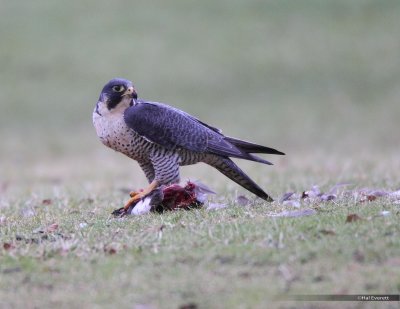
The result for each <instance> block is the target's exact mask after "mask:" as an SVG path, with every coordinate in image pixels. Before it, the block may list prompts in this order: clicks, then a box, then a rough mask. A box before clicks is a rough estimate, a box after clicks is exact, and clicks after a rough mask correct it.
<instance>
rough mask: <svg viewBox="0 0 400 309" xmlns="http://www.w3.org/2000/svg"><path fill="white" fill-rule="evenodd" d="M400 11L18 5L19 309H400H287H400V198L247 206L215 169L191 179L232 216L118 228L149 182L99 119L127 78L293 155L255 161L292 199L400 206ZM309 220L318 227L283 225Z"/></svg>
mask: <svg viewBox="0 0 400 309" xmlns="http://www.w3.org/2000/svg"><path fill="white" fill-rule="evenodd" d="M399 14H400V4H399V3H398V1H389V0H385V1H367V0H365V1H361V0H355V1H351V2H350V1H344V0H343V1H342V0H339V1H312V0H309V1H305V0H300V1H286V0H284V1H256V0H254V1H253V0H252V1H239V0H234V1H227V0H226V1H202V2H195V1H185V2H183V1H177V0H174V1H153V2H151V3H150V2H138V3H132V2H130V1H123V0H120V1H68V2H56V1H49V0H38V1H34V2H21V1H19V2H18V1H0V37H1V41H2V44H1V48H0V67H1V74H0V107H1V110H2V112H1V113H0V141H1V143H0V245H1V247H0V307H2V308H48V307H54V306H57V307H62V308H71V307H72V308H96V307H118V306H119V307H123V308H137V309H139V308H141V309H143V308H146V309H151V308H179V307H182V306H184V305H187V306H188V307H187V308H190V307H189V305H191V304H192V305H195V306H197V307H198V308H266V307H268V308H274V307H279V308H298V307H303V308H309V307H313V308H329V307H332V308H333V307H335V306H338V305H340V307H346V306H347V307H354V308H361V307H364V306H367V307H371V308H375V307H387V308H390V307H393V308H396V306H398V303H356V302H350V303H343V302H342V303H340V304H338V303H294V302H288V301H278V300H279V299H280V297H282V296H285V295H294V294H352V293H365V294H369V293H375V294H386V293H389V294H399V291H400V267H399V266H400V237H399V236H400V228H399V224H398V222H399V215H400V206H399V205H398V204H396V203H394V202H393V201H392V200H390V199H388V198H378V199H377V200H375V201H371V202H366V203H359V202H358V201H357V200H356V199H350V198H342V199H338V200H335V201H333V202H324V203H313V204H311V205H306V204H305V203H303V205H302V206H301V207H300V208H299V209H294V208H293V207H290V206H287V205H283V204H282V203H274V204H272V205H269V204H264V203H262V202H259V201H258V202H257V203H256V204H255V205H253V206H245V207H243V206H240V205H238V203H236V200H235V198H236V196H237V195H239V194H245V195H246V196H247V197H248V198H250V199H252V198H253V196H252V195H251V194H250V193H247V192H245V191H244V190H242V189H241V188H240V187H238V186H237V185H236V184H234V183H232V182H231V181H229V180H228V179H225V178H224V177H223V176H221V175H220V174H219V173H218V172H217V171H215V170H212V168H211V167H210V168H208V167H207V168H206V167H205V166H203V165H199V166H191V167H185V168H183V169H182V179H187V178H190V179H200V180H201V181H202V182H204V183H206V184H207V185H208V186H209V187H211V188H213V189H214V190H216V191H217V192H218V195H217V196H216V197H214V198H212V199H213V201H214V202H224V203H226V204H227V205H229V207H227V208H225V209H220V210H214V211H207V210H204V209H201V210H195V211H190V212H174V213H166V214H163V215H156V214H151V215H145V216H142V217H133V218H126V219H114V218H112V217H111V216H110V213H111V211H112V210H113V209H115V208H118V207H120V206H121V204H122V203H123V202H124V201H125V200H126V198H127V195H126V191H127V190H129V189H134V188H140V187H143V185H144V184H145V178H144V176H143V175H142V172H141V171H140V170H139V168H138V166H137V165H136V163H134V162H131V160H129V159H127V158H125V157H123V156H122V155H120V154H117V153H115V152H113V151H110V150H109V149H106V148H105V147H104V146H102V145H101V143H100V142H99V141H98V140H97V137H96V134H95V131H94V128H93V127H92V123H91V113H92V109H93V107H94V104H95V102H96V100H97V98H98V95H99V92H100V90H101V88H102V86H103V85H104V84H105V83H106V82H107V81H108V80H109V79H111V78H113V77H115V76H120V77H125V78H128V79H131V80H133V82H134V83H135V85H136V88H137V90H138V92H139V95H140V96H141V97H143V98H145V99H149V100H155V101H162V102H166V103H169V104H171V105H174V106H176V107H178V108H181V109H184V110H185V111H187V112H189V113H191V114H194V115H195V116H197V117H199V118H200V119H202V120H204V121H205V122H207V123H210V124H212V125H215V126H218V127H220V128H221V129H223V131H224V133H226V134H227V135H230V136H235V137H239V138H243V139H248V140H251V141H254V142H258V143H261V144H265V145H268V146H272V147H275V148H277V149H279V150H282V151H284V152H286V153H287V156H285V157H271V156H270V157H268V159H269V160H271V161H272V162H274V163H275V165H274V166H272V167H267V166H259V165H256V164H253V163H248V162H239V164H240V166H241V167H243V169H244V170H245V171H247V172H248V173H249V175H250V176H251V177H252V178H254V179H255V180H256V181H257V182H258V183H259V184H260V186H261V187H262V188H265V189H266V191H267V192H268V193H270V194H271V195H272V196H274V197H276V198H278V199H279V197H281V196H282V195H283V194H284V193H286V192H290V191H295V192H299V193H301V192H302V191H304V190H308V189H310V188H311V187H312V186H313V185H318V186H320V188H321V189H322V190H324V191H327V190H329V188H330V187H331V186H333V185H335V184H337V183H349V184H351V185H349V186H348V187H346V190H359V189H361V188H365V187H368V188H374V189H382V190H387V191H394V190H398V189H400V180H399V171H400V157H399V154H398V152H399V146H398V142H399V138H400V136H399V132H400V126H399V121H398V118H399V116H398V115H400V104H399V101H400V87H399V84H400V57H399V50H400V38H399V35H398V30H399V29H400V19H399V18H398V16H399ZM306 208H307V209H309V208H310V209H313V210H315V211H316V214H314V215H311V216H304V217H295V218H285V217H274V216H272V215H274V214H277V213H280V212H282V211H286V210H289V211H292V210H303V209H306ZM382 211H384V212H386V211H388V212H389V213H387V214H388V215H386V216H382V215H381V213H382ZM353 213H356V214H358V216H360V217H361V218H362V220H358V221H356V222H350V223H346V218H347V216H348V215H349V214H353ZM192 307H193V306H192Z"/></svg>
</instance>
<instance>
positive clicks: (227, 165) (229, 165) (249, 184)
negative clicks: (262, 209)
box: [207, 157, 274, 202]
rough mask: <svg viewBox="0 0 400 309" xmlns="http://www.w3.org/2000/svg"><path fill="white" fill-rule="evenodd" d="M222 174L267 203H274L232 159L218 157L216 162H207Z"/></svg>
mask: <svg viewBox="0 0 400 309" xmlns="http://www.w3.org/2000/svg"><path fill="white" fill-rule="evenodd" d="M207 163H208V164H210V165H211V166H213V167H214V168H216V169H217V170H219V171H220V172H221V173H222V174H224V175H225V176H227V177H228V178H230V179H231V180H233V181H234V182H236V183H237V184H239V185H241V186H242V187H243V188H245V189H247V190H249V191H250V192H252V193H254V194H255V195H257V196H258V197H260V198H262V199H263V200H266V201H267V202H273V201H274V200H273V198H272V197H270V196H269V195H268V194H267V193H265V192H264V191H263V190H262V189H261V188H260V187H259V186H258V185H257V184H256V183H255V182H254V181H253V180H251V179H250V177H249V176H247V175H246V174H245V173H244V172H243V171H242V170H241V169H240V168H239V167H238V166H237V165H236V164H235V163H234V162H233V161H232V160H231V159H229V158H223V157H218V158H216V160H212V161H210V162H207Z"/></svg>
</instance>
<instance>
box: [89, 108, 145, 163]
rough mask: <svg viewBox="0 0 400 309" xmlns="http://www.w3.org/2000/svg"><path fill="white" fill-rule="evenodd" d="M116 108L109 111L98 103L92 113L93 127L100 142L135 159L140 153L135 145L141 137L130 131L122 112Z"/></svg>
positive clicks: (122, 110)
mask: <svg viewBox="0 0 400 309" xmlns="http://www.w3.org/2000/svg"><path fill="white" fill-rule="evenodd" d="M121 107H122V106H117V107H116V108H115V109H113V110H111V111H109V110H108V109H107V107H106V106H105V104H103V103H102V102H99V103H98V104H97V105H96V107H95V109H94V111H93V125H94V127H95V129H96V133H97V136H98V137H99V139H100V141H101V142H102V143H103V144H104V145H106V146H107V147H110V148H111V149H113V150H115V151H118V152H122V153H123V154H125V155H127V156H129V157H131V158H133V159H137V157H138V156H140V151H138V149H137V144H138V143H139V140H140V139H141V137H140V136H139V135H138V134H136V133H135V132H133V130H132V129H130V128H129V127H128V126H127V125H126V123H125V120H124V110H125V108H123V109H122V108H121Z"/></svg>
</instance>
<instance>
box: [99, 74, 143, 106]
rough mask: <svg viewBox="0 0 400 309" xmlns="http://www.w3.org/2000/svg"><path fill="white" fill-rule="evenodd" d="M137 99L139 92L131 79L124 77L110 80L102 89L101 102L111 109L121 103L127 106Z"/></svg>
mask: <svg viewBox="0 0 400 309" xmlns="http://www.w3.org/2000/svg"><path fill="white" fill-rule="evenodd" d="M136 99H137V93H136V90H135V88H134V87H133V84H132V82H131V81H129V80H127V79H123V78H114V79H112V80H110V81H109V82H108V83H107V84H106V85H105V86H104V87H103V90H102V91H101V94H100V97H99V102H101V103H103V104H105V105H106V107H107V109H108V110H109V111H111V110H112V109H114V108H116V107H117V106H119V105H122V106H123V107H125V108H127V107H129V106H131V105H132V104H133V103H134V102H133V100H136Z"/></svg>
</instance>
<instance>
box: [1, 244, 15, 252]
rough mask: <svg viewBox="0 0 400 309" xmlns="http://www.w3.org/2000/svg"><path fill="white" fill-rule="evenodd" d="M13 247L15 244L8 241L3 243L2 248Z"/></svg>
mask: <svg viewBox="0 0 400 309" xmlns="http://www.w3.org/2000/svg"><path fill="white" fill-rule="evenodd" d="M14 248H15V246H14V245H13V244H11V243H9V242H5V243H3V249H4V250H6V251H9V250H12V249H14Z"/></svg>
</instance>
